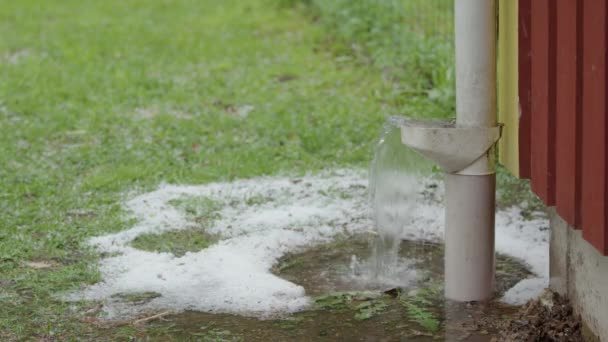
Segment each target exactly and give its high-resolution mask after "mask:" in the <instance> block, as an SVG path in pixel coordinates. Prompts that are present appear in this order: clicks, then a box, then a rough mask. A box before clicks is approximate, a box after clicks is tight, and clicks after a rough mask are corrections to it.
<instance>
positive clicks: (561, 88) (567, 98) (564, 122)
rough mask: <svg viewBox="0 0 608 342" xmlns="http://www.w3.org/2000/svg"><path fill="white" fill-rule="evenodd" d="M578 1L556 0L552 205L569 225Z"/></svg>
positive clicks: (574, 216)
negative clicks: (556, 71)
mask: <svg viewBox="0 0 608 342" xmlns="http://www.w3.org/2000/svg"><path fill="white" fill-rule="evenodd" d="M578 4H582V2H580V1H572V0H557V22H556V23H557V25H556V26H557V32H556V34H557V37H559V39H557V41H556V46H557V48H556V49H557V53H556V57H557V70H559V73H557V75H556V87H557V89H556V101H557V103H556V107H555V115H556V117H555V135H556V137H559V139H556V140H555V153H556V154H557V158H556V159H555V180H556V181H555V205H556V207H557V212H558V213H559V215H560V216H561V217H562V218H563V219H564V220H565V221H566V222H568V223H569V224H570V225H572V226H577V225H578V224H579V223H580V222H579V215H578V199H577V194H578V193H579V190H580V188H577V179H578V180H580V173H579V172H577V167H576V165H577V152H580V151H578V150H579V149H580V133H579V134H578V135H577V133H578V127H579V125H578V122H577V117H579V116H580V111H579V107H580V106H579V102H580V101H577V96H579V95H580V90H581V89H580V88H581V86H582V83H581V82H579V79H580V78H581V77H578V75H577V72H578V69H579V65H580V63H579V62H580V58H578V56H577V53H578V51H579V47H580V46H579V43H578V41H577V39H578V36H579V35H578V31H577V26H578V25H577V18H578V7H579V5H578Z"/></svg>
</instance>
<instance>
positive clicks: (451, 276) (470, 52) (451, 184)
mask: <svg viewBox="0 0 608 342" xmlns="http://www.w3.org/2000/svg"><path fill="white" fill-rule="evenodd" d="M455 32H456V127H496V126H497V122H496V8H495V0H455ZM493 152H494V149H493V148H491V149H490V151H489V152H488V153H486V154H484V155H483V156H482V157H481V158H479V159H478V160H477V161H475V162H474V163H473V164H471V165H470V166H468V167H467V168H465V169H464V170H462V171H460V172H457V173H446V177H445V184H446V221H445V222H446V227H445V295H446V297H447V298H448V299H451V300H456V301H484V300H487V299H489V298H490V297H491V296H492V292H493V284H494V214H495V189H496V175H495V169H494V168H495V162H494V158H493V154H494V153H493Z"/></svg>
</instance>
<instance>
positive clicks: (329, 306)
mask: <svg viewBox="0 0 608 342" xmlns="http://www.w3.org/2000/svg"><path fill="white" fill-rule="evenodd" d="M385 301H386V298H385V296H382V295H380V294H377V293H373V292H337V293H330V294H326V295H322V296H319V297H317V298H316V299H315V306H316V307H317V308H318V309H320V310H329V311H348V310H351V311H354V312H355V315H354V318H355V319H356V320H366V319H369V318H372V317H374V316H376V315H378V314H380V313H382V312H384V310H385V309H386V308H388V304H387V303H386V302H385Z"/></svg>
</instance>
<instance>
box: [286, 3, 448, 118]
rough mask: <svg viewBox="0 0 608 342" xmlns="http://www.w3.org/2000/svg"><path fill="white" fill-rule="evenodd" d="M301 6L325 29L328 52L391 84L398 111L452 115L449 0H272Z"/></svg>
mask: <svg viewBox="0 0 608 342" xmlns="http://www.w3.org/2000/svg"><path fill="white" fill-rule="evenodd" d="M276 1H278V2H279V3H281V4H283V5H287V6H293V7H300V8H301V7H304V8H305V9H306V10H307V12H308V13H309V15H310V16H311V17H313V18H315V19H316V20H317V21H318V22H319V24H320V25H321V26H322V27H323V28H324V30H325V32H327V35H326V36H325V37H324V42H325V44H326V46H327V49H328V50H329V51H332V52H333V53H334V55H336V56H338V57H339V58H341V59H343V60H351V59H354V60H355V61H357V62H359V63H363V64H368V65H371V66H372V67H374V68H375V69H376V70H378V72H379V73H381V74H382V76H383V78H384V79H386V80H390V81H391V82H392V87H391V89H390V90H388V89H387V92H386V93H384V94H383V96H384V97H385V98H386V99H387V100H388V101H389V102H390V104H391V106H392V107H393V108H395V110H396V113H400V114H407V115H409V116H414V117H440V118H449V117H453V116H454V110H455V97H454V96H455V79H454V67H453V65H454V45H453V10H452V8H453V0H433V1H429V0H383V1H378V0H358V1H351V0H334V1H325V0H276Z"/></svg>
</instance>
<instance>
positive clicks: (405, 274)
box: [351, 116, 432, 287]
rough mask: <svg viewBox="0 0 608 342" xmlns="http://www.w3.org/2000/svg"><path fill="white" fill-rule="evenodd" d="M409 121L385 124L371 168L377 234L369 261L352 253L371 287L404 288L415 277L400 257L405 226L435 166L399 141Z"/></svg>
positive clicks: (354, 266)
mask: <svg viewBox="0 0 608 342" xmlns="http://www.w3.org/2000/svg"><path fill="white" fill-rule="evenodd" d="M406 120H408V119H407V118H405V117H399V116H392V117H390V118H388V120H387V121H386V122H385V124H384V125H383V127H382V130H381V132H380V134H379V137H378V141H377V143H376V146H375V150H374V158H373V160H372V163H371V166H370V172H369V184H370V186H369V202H370V210H371V213H370V215H371V216H372V218H373V222H374V229H375V230H374V234H375V237H374V238H373V240H372V243H371V245H372V246H371V249H372V255H371V258H370V259H369V260H359V259H358V258H357V257H355V256H353V259H352V262H351V272H352V276H353V277H354V278H357V279H360V280H362V281H366V282H368V283H369V284H370V285H372V286H373V285H375V286H384V287H406V286H407V285H408V284H410V283H411V282H412V281H414V280H415V270H414V269H412V266H411V265H412V264H413V263H412V262H411V260H404V259H403V258H402V257H400V256H399V246H400V244H401V240H402V236H403V230H404V227H405V225H407V224H408V223H410V221H411V217H412V213H413V211H414V210H415V209H416V205H417V203H418V202H419V201H420V200H421V198H422V188H423V186H422V184H423V182H424V179H425V178H428V177H429V174H430V173H431V172H432V165H431V164H430V163H429V162H427V161H426V160H424V159H423V158H422V157H421V156H419V155H418V154H416V153H415V152H414V151H413V150H411V149H409V148H407V147H406V146H404V145H403V144H402V143H401V130H400V127H401V126H402V125H403V123H404V122H405V121H406Z"/></svg>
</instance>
